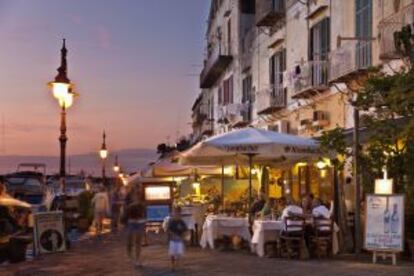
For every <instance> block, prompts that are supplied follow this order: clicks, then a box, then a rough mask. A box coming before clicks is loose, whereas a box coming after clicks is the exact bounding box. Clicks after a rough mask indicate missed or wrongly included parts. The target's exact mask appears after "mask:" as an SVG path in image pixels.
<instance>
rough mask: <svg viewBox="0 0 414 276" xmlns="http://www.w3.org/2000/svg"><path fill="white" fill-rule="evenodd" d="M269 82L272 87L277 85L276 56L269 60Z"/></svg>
mask: <svg viewBox="0 0 414 276" xmlns="http://www.w3.org/2000/svg"><path fill="white" fill-rule="evenodd" d="M269 82H270V85H275V56H274V55H273V56H272V57H271V58H270V59H269Z"/></svg>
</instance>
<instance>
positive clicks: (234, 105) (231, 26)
mask: <svg viewBox="0 0 414 276" xmlns="http://www.w3.org/2000/svg"><path fill="white" fill-rule="evenodd" d="M254 10H255V5H254V1H252V0H251V1H238V0H213V1H211V6H210V12H209V16H208V25H207V30H206V46H205V59H204V62H203V69H202V71H201V73H200V88H201V93H200V95H199V97H198V98H197V100H196V101H195V104H194V106H193V129H194V133H193V142H196V141H199V140H200V139H202V138H203V137H205V136H209V135H211V134H217V133H222V132H226V131H228V130H230V129H231V128H232V125H233V124H234V123H236V121H237V120H239V119H240V118H239V116H240V114H241V113H243V114H245V116H249V114H247V113H248V111H246V109H244V108H243V106H242V105H241V103H242V102H243V101H244V99H243V95H242V93H240V91H241V90H242V79H241V76H242V69H241V68H242V67H241V59H240V55H241V52H240V50H241V49H240V48H241V43H240V39H241V38H242V37H244V34H245V32H246V30H249V29H251V28H252V27H253V26H254V23H255V16H254ZM202 105H206V106H204V107H203V106H202ZM203 112H204V113H203ZM200 114H201V115H200ZM200 117H201V118H204V120H197V118H200ZM206 122H207V123H206ZM206 124H207V125H209V126H210V129H206V127H204V129H205V130H206V131H203V130H201V128H203V125H204V126H205V125H206Z"/></svg>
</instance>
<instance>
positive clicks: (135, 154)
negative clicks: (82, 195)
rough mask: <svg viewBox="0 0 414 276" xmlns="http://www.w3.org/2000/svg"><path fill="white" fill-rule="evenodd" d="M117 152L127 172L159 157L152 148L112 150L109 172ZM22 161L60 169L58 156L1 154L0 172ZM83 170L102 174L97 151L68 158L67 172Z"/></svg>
mask: <svg viewBox="0 0 414 276" xmlns="http://www.w3.org/2000/svg"><path fill="white" fill-rule="evenodd" d="M115 154H118V160H119V164H120V165H121V166H122V168H123V169H124V170H125V171H127V172H135V171H137V170H139V169H142V168H144V167H145V166H146V165H147V164H148V163H149V162H152V161H154V160H156V159H157V157H158V156H157V154H156V151H155V150H151V149H125V150H120V151H117V152H112V153H111V155H110V157H109V158H108V160H107V162H106V168H107V172H108V174H110V173H112V166H113V164H114V162H115V160H114V157H115ZM20 163H44V164H46V168H47V173H48V174H53V173H57V172H58V171H59V157H58V156H18V155H8V156H7V155H6V156H0V174H5V173H8V172H13V171H16V168H17V165H18V164H20ZM81 170H83V171H85V172H86V173H87V174H93V175H100V174H101V171H102V163H101V160H100V159H99V157H98V154H97V153H88V154H79V155H71V156H69V157H68V159H67V172H68V173H69V172H70V173H78V172H80V171H81Z"/></svg>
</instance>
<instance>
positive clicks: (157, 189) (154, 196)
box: [145, 186, 171, 201]
mask: <svg viewBox="0 0 414 276" xmlns="http://www.w3.org/2000/svg"><path fill="white" fill-rule="evenodd" d="M145 200H147V201H154V200H171V189H170V186H147V187H145Z"/></svg>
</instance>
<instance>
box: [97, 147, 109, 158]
mask: <svg viewBox="0 0 414 276" xmlns="http://www.w3.org/2000/svg"><path fill="white" fill-rule="evenodd" d="M99 155H100V156H101V158H102V159H106V158H107V157H108V150H106V149H101V150H100V151H99Z"/></svg>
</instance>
